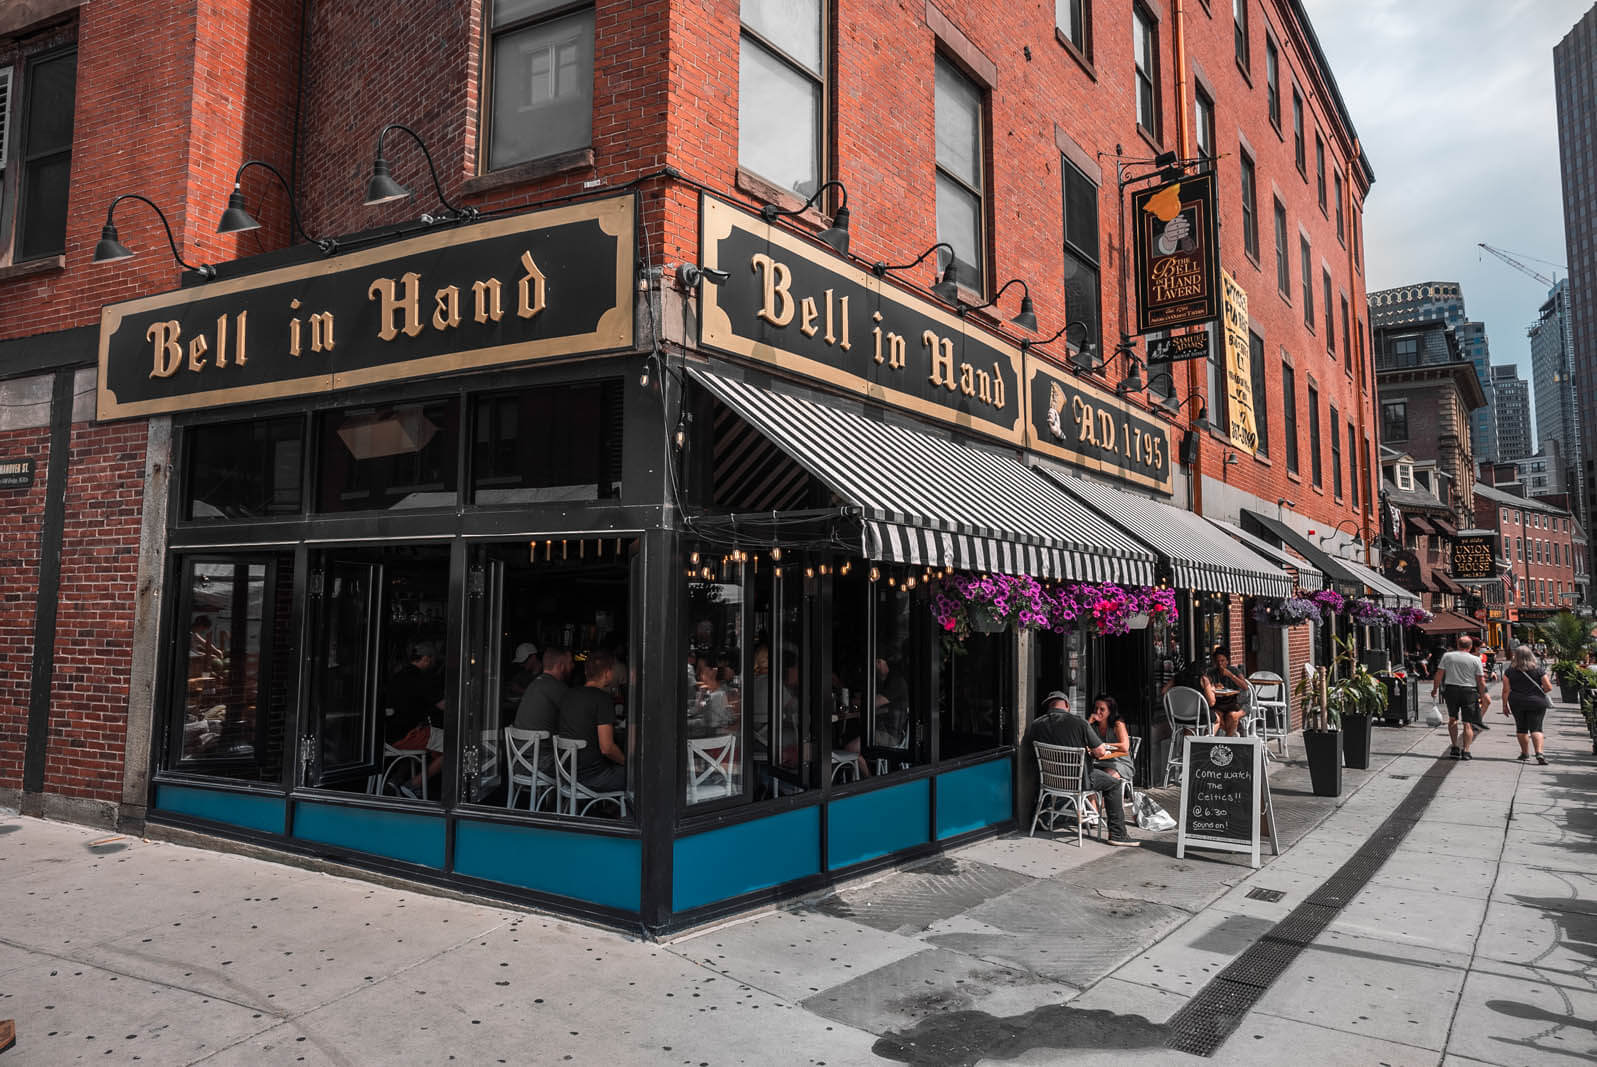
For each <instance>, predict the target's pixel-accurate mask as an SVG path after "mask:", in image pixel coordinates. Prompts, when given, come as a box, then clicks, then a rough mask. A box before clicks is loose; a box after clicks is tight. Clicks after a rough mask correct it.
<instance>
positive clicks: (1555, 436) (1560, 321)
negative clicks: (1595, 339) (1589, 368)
mask: <svg viewBox="0 0 1597 1067" xmlns="http://www.w3.org/2000/svg"><path fill="white" fill-rule="evenodd" d="M1530 367H1531V373H1530V381H1531V389H1532V391H1533V392H1534V393H1535V395H1536V440H1537V442H1538V443H1539V444H1540V446H1541V447H1542V449H1544V450H1547V446H1548V445H1549V444H1552V443H1556V444H1557V445H1558V451H1559V454H1560V455H1561V456H1562V458H1563V461H1564V462H1565V463H1567V464H1569V465H1570V466H1571V467H1574V468H1575V469H1576V470H1579V468H1580V462H1581V457H1582V454H1583V453H1582V449H1581V441H1580V412H1579V404H1578V402H1577V400H1576V397H1575V384H1574V379H1575V335H1574V331H1573V330H1572V329H1571V328H1570V321H1569V281H1568V279H1563V280H1560V281H1559V282H1558V283H1557V284H1556V285H1554V286H1553V287H1552V288H1551V289H1549V290H1548V291H1547V302H1546V303H1544V304H1543V305H1542V308H1541V314H1540V315H1539V316H1538V318H1537V321H1536V325H1534V326H1532V327H1531V328H1530ZM1508 458H1512V457H1508ZM1557 491H1558V492H1562V491H1563V490H1562V489H1560V490H1557Z"/></svg>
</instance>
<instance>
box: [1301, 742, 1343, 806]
mask: <svg viewBox="0 0 1597 1067" xmlns="http://www.w3.org/2000/svg"><path fill="white" fill-rule="evenodd" d="M1303 751H1304V752H1305V753H1307V754H1308V760H1309V782H1310V784H1311V785H1312V786H1313V789H1314V795H1315V796H1317V797H1339V796H1341V795H1342V731H1340V730H1304V731H1303Z"/></svg>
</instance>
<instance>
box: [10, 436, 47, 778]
mask: <svg viewBox="0 0 1597 1067" xmlns="http://www.w3.org/2000/svg"><path fill="white" fill-rule="evenodd" d="M0 456H5V457H6V458H7V459H26V458H31V459H32V460H33V468H34V476H33V488H32V489H26V490H18V489H7V490H0V500H3V502H4V506H3V507H0V789H20V788H22V756H23V746H24V744H25V743H26V739H27V736H28V699H29V687H30V686H31V685H32V684H33V672H32V666H33V620H34V607H35V605H36V604H37V602H38V592H39V529H40V526H41V525H42V524H43V522H44V491H45V471H46V469H47V468H48V467H49V465H50V430H49V428H48V427H41V428H31V429H21V430H8V431H3V432H0Z"/></svg>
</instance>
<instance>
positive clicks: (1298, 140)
mask: <svg viewBox="0 0 1597 1067" xmlns="http://www.w3.org/2000/svg"><path fill="white" fill-rule="evenodd" d="M1292 158H1293V159H1294V160H1295V161H1296V162H1297V165H1298V173H1299V174H1301V175H1303V180H1304V181H1308V180H1309V162H1308V154H1307V152H1306V151H1305V150H1304V147H1303V97H1302V96H1300V95H1299V94H1298V87H1297V86H1296V85H1294V86H1293V87H1292Z"/></svg>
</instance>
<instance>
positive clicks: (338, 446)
mask: <svg viewBox="0 0 1597 1067" xmlns="http://www.w3.org/2000/svg"><path fill="white" fill-rule="evenodd" d="M459 408H460V405H459V403H458V402H457V401H456V400H454V399H453V398H451V399H447V400H433V401H425V402H422V403H419V404H396V405H393V406H391V407H365V408H350V409H347V410H345V411H341V412H334V413H331V414H328V415H326V416H323V418H322V420H321V485H320V490H319V494H318V505H319V508H320V510H321V511H324V512H337V511H360V510H365V509H374V508H375V509H396V510H397V509H407V508H431V507H445V506H448V505H451V504H453V503H455V484H456V470H455V456H456V449H457V445H458V438H459V433H460V425H459Z"/></svg>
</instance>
